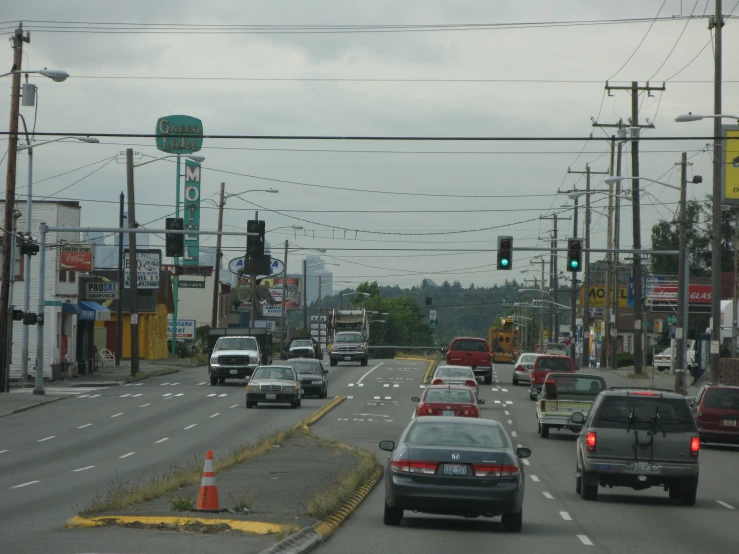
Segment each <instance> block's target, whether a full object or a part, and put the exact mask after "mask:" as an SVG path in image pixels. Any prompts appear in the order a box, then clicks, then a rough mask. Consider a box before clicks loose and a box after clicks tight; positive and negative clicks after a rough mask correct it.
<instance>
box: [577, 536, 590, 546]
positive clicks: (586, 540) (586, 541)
mask: <svg viewBox="0 0 739 554" xmlns="http://www.w3.org/2000/svg"><path fill="white" fill-rule="evenodd" d="M577 538H578V539H580V542H581V543H583V544H584V545H585V546H593V541H591V540H590V539H589V538H588V536H587V535H578V536H577Z"/></svg>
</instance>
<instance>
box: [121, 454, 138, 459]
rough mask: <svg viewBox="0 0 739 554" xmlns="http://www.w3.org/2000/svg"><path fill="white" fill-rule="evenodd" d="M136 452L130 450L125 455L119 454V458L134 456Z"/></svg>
mask: <svg viewBox="0 0 739 554" xmlns="http://www.w3.org/2000/svg"><path fill="white" fill-rule="evenodd" d="M134 454H136V452H129V453H128V454H124V455H123V456H119V459H121V460H122V459H123V458H128V457H129V456H133V455H134Z"/></svg>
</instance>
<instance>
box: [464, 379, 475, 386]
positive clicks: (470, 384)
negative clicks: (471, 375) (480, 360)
mask: <svg viewBox="0 0 739 554" xmlns="http://www.w3.org/2000/svg"><path fill="white" fill-rule="evenodd" d="M464 386H465V387H476V386H477V383H475V382H474V381H473V380H472V379H467V380H466V381H465V382H464Z"/></svg>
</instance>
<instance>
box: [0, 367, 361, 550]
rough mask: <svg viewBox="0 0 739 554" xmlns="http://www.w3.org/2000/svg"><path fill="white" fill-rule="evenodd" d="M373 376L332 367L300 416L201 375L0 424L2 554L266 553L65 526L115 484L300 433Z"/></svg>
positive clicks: (196, 371) (204, 540)
mask: <svg viewBox="0 0 739 554" xmlns="http://www.w3.org/2000/svg"><path fill="white" fill-rule="evenodd" d="M326 365H327V366H328V361H326ZM371 368H372V365H370V366H368V367H361V366H360V365H359V364H351V365H350V364H347V365H341V366H339V367H336V368H328V369H329V371H330V373H329V398H328V399H326V400H319V399H314V398H307V399H303V402H302V406H301V408H299V409H295V410H293V409H290V408H289V407H287V406H285V407H260V408H258V409H255V410H249V411H247V410H246V408H245V398H244V393H245V391H244V384H243V382H234V383H233V384H232V383H228V384H226V385H219V386H217V387H211V386H210V385H209V384H206V377H207V370H206V369H205V368H202V367H201V368H187V369H184V370H182V371H181V372H180V373H176V374H172V375H167V376H162V377H155V378H150V379H147V380H145V381H142V382H139V383H135V384H131V385H130V386H129V385H124V386H116V387H110V388H101V389H99V390H81V391H79V394H77V395H75V396H70V397H69V398H67V399H65V400H62V401H59V402H54V403H51V404H48V405H45V406H41V407H39V408H35V409H33V410H29V411H26V412H22V413H19V414H14V415H11V416H8V417H4V418H0V491H2V493H0V533H1V535H2V538H0V552H24V553H42V552H55V553H70V554H74V553H81V552H101V553H102V552H111V553H112V552H140V553H147V552H148V553H154V552H157V553H163V554H165V553H172V554H181V553H182V552H216V551H219V552H224V551H225V552H231V551H234V552H236V551H238V552H247V551H253V552H258V551H260V550H261V549H262V548H261V547H263V546H264V545H265V544H271V543H272V542H273V540H272V539H271V538H264V537H243V536H239V535H207V536H195V537H193V536H190V535H180V536H178V535H177V534H175V533H168V532H152V531H148V532H147V531H135V530H122V529H114V528H107V529H97V530H65V529H63V526H64V522H65V521H66V520H67V519H69V518H70V517H72V516H74V515H75V514H76V512H77V511H78V509H79V508H81V507H82V506H84V505H85V504H86V503H87V502H88V501H89V500H90V499H91V498H92V497H93V496H94V495H95V493H96V492H97V491H104V490H105V489H106V488H107V486H108V485H109V484H110V483H111V482H112V481H113V480H114V479H121V480H136V479H141V478H143V477H144V476H145V475H146V474H147V473H150V472H152V471H154V470H161V469H165V468H167V467H169V466H170V465H171V464H176V463H183V462H185V461H187V460H189V459H192V457H193V455H200V456H203V457H204V455H205V452H206V450H208V449H211V450H213V451H214V455H215V457H216V459H217V458H218V456H219V455H222V454H224V453H226V452H227V451H228V449H229V448H230V447H231V446H232V445H234V444H240V443H244V442H249V441H254V440H256V439H258V438H259V436H260V435H262V434H265V433H270V432H271V431H272V430H277V429H282V428H287V427H290V426H292V425H294V424H295V423H297V422H298V421H300V420H301V419H303V418H305V417H307V416H308V415H310V414H312V413H313V412H314V411H315V410H316V409H318V408H319V407H320V406H322V405H323V404H325V403H326V402H328V401H330V400H331V398H333V396H335V395H338V394H339V393H345V392H347V391H351V390H352V389H351V388H350V387H349V386H348V385H349V383H353V382H354V381H356V380H357V379H358V378H359V377H361V375H362V374H364V373H365V372H366V371H367V370H369V369H371ZM226 492H227V491H223V493H222V494H223V497H225V496H226ZM184 538H187V539H188V540H190V541H192V542H191V543H187V542H184ZM188 544H189V545H190V546H187V545H188ZM195 545H199V546H197V548H196V547H195ZM248 545H252V547H251V548H246V547H247V546H248Z"/></svg>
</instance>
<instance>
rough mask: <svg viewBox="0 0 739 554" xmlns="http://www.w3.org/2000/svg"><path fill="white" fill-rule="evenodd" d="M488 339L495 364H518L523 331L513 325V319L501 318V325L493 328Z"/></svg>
mask: <svg viewBox="0 0 739 554" xmlns="http://www.w3.org/2000/svg"><path fill="white" fill-rule="evenodd" d="M488 337H489V341H490V348H491V349H492V351H493V361H494V362H499V363H511V364H512V363H515V362H516V360H517V359H518V354H519V352H520V350H521V331H520V330H519V329H518V327H516V326H515V324H514V323H513V318H510V317H501V318H500V325H499V326H498V327H491V328H490V333H489V335H488Z"/></svg>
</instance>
